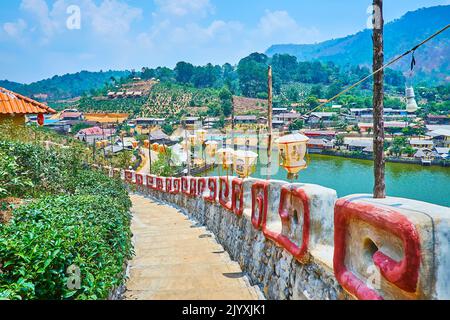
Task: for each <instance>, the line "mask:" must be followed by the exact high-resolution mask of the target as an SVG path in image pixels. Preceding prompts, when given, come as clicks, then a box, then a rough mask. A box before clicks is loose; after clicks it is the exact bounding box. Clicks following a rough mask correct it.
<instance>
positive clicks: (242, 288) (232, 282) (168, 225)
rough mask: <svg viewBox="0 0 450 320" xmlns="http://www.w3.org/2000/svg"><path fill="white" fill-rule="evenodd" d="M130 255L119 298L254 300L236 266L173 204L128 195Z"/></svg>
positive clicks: (255, 292)
mask: <svg viewBox="0 0 450 320" xmlns="http://www.w3.org/2000/svg"><path fill="white" fill-rule="evenodd" d="M131 199H132V201H133V209H132V211H133V221H132V230H133V234H134V241H135V251H136V256H135V258H134V260H133V261H131V264H130V279H129V280H128V282H127V292H126V293H125V299H128V300H136V299H139V300H142V299H143V300H150V299H152V300H153V299H155V300H166V299H171V300H184V299H187V300H229V299H246V300H250V299H258V298H259V297H261V296H260V294H259V290H257V289H255V288H253V287H251V286H250V285H249V284H248V282H247V281H246V279H245V277H244V276H243V274H242V272H241V269H240V267H239V265H238V264H237V263H235V262H233V261H231V260H230V258H229V256H228V254H227V253H226V252H224V250H223V248H222V247H221V246H220V245H219V244H217V242H216V241H215V240H214V238H213V237H211V234H210V233H209V232H207V231H206V229H205V228H203V227H196V226H195V225H194V224H193V222H192V221H190V220H189V219H188V218H187V217H185V216H184V215H182V214H181V213H180V212H178V211H177V210H176V209H174V208H171V207H168V206H164V205H160V204H157V203H155V202H152V201H151V200H149V199H148V198H145V197H143V196H139V195H131Z"/></svg>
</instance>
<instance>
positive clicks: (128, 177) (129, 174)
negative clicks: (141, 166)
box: [125, 170, 133, 183]
mask: <svg viewBox="0 0 450 320" xmlns="http://www.w3.org/2000/svg"><path fill="white" fill-rule="evenodd" d="M125 181H127V182H130V183H131V182H133V171H130V170H125Z"/></svg>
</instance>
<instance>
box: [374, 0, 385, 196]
mask: <svg viewBox="0 0 450 320" xmlns="http://www.w3.org/2000/svg"><path fill="white" fill-rule="evenodd" d="M373 10H374V16H373V35H372V39H373V71H376V70H378V69H380V68H381V67H382V66H383V63H384V49H383V47H384V44H383V29H384V20H383V0H373ZM383 99H384V70H381V71H379V72H377V73H375V74H374V76H373V155H374V176H375V186H374V189H373V196H374V198H376V199H382V198H385V197H386V184H385V180H384V174H385V163H386V162H385V158H384V120H383V114H384V104H383Z"/></svg>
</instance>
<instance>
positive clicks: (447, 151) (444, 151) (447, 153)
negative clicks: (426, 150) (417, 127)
mask: <svg viewBox="0 0 450 320" xmlns="http://www.w3.org/2000/svg"><path fill="white" fill-rule="evenodd" d="M434 150H435V151H436V153H437V154H438V156H439V157H440V158H442V159H450V148H434Z"/></svg>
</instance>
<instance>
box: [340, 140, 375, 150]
mask: <svg viewBox="0 0 450 320" xmlns="http://www.w3.org/2000/svg"><path fill="white" fill-rule="evenodd" d="M344 146H346V147H347V150H349V151H360V152H366V153H371V152H373V141H372V140H369V139H364V140H363V139H349V138H344Z"/></svg>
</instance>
